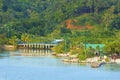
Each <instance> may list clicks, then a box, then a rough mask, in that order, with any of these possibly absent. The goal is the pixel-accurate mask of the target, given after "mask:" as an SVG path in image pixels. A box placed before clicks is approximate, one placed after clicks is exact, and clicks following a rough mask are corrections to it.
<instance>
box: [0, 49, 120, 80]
mask: <svg viewBox="0 0 120 80" xmlns="http://www.w3.org/2000/svg"><path fill="white" fill-rule="evenodd" d="M26 53H27V54H29V55H33V54H37V55H34V56H10V55H11V54H26ZM0 80H120V65H119V64H111V65H104V66H102V67H100V68H91V67H90V66H89V65H84V64H83V65H82V64H81V65H80V64H66V63H63V62H61V60H60V59H58V58H55V57H53V56H51V51H38V50H18V51H11V52H10V51H9V52H8V51H0Z"/></svg>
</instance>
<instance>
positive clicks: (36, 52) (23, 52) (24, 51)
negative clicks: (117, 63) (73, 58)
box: [18, 49, 53, 56]
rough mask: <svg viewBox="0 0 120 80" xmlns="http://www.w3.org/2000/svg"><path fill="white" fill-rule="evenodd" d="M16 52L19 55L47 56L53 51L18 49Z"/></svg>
mask: <svg viewBox="0 0 120 80" xmlns="http://www.w3.org/2000/svg"><path fill="white" fill-rule="evenodd" d="M18 52H19V53H18V54H20V55H21V56H49V55H51V54H52V53H53V52H52V51H51V50H41V49H19V50H18Z"/></svg>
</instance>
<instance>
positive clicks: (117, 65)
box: [104, 64, 120, 72]
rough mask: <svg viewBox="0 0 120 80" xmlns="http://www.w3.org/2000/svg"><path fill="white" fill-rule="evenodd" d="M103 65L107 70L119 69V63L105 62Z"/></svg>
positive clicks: (115, 70)
mask: <svg viewBox="0 0 120 80" xmlns="http://www.w3.org/2000/svg"><path fill="white" fill-rule="evenodd" d="M104 67H105V69H106V70H107V71H114V72H117V71H120V64H106V65H105V66H104Z"/></svg>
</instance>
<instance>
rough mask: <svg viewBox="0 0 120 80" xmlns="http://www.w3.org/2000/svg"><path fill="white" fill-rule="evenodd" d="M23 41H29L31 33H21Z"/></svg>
mask: <svg viewBox="0 0 120 80" xmlns="http://www.w3.org/2000/svg"><path fill="white" fill-rule="evenodd" d="M21 41H22V42H24V43H27V42H29V41H30V35H29V34H27V33H24V34H22V35H21Z"/></svg>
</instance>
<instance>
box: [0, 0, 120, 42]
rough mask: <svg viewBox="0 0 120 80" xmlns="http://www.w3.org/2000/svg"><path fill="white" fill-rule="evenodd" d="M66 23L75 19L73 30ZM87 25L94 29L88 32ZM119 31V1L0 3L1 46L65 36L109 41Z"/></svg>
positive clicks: (1, 0) (19, 0) (0, 0)
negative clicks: (97, 38)
mask: <svg viewBox="0 0 120 80" xmlns="http://www.w3.org/2000/svg"><path fill="white" fill-rule="evenodd" d="M67 20H73V21H72V22H71V23H70V25H73V26H72V27H73V28H71V29H68V28H67V27H68V26H67V25H69V24H67V23H66V21H67ZM87 25H89V26H91V27H92V29H90V30H87V32H86V31H85V30H83V29H85V28H84V27H85V26H87ZM74 26H82V27H83V29H79V30H78V29H74ZM119 29H120V0H0V37H1V40H0V41H1V42H0V43H1V44H2V43H6V42H7V44H9V43H12V42H11V39H14V38H16V39H17V40H18V39H20V40H22V41H23V42H26V41H27V42H30V41H31V42H32V41H34V42H37V41H40V40H44V37H46V38H47V40H50V38H51V39H54V38H61V37H64V36H65V34H67V35H68V36H69V35H71V38H72V37H73V38H74V37H77V36H81V37H83V35H84V37H85V36H86V35H87V39H90V38H92V39H95V37H96V35H97V36H98V35H99V37H103V38H106V37H109V38H110V37H111V36H115V34H116V33H117V32H119ZM87 33H88V34H87ZM85 34H86V35H85ZM91 36H92V37H91ZM89 37H90V38H89ZM21 38H23V39H21ZM25 38H31V39H28V40H27V39H25ZM33 38H34V39H33ZM2 39H4V40H2ZM8 40H10V42H9V41H8ZM88 41H89V40H88ZM89 42H92V43H94V41H89ZM98 42H99V41H97V43H98ZM100 42H101V41H100Z"/></svg>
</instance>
